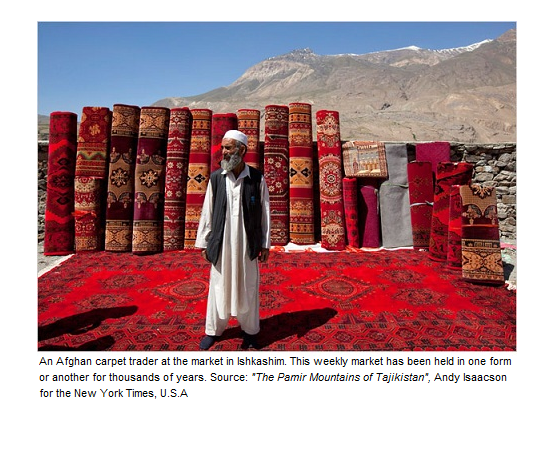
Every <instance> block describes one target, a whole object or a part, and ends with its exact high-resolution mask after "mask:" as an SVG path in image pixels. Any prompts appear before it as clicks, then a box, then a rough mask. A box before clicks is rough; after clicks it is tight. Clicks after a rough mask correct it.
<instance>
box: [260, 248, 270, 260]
mask: <svg viewBox="0 0 539 472" xmlns="http://www.w3.org/2000/svg"><path fill="white" fill-rule="evenodd" d="M269 253H270V250H269V249H265V248H262V249H261V251H260V255H259V256H258V260H259V261H260V262H267V260H268V259H269Z"/></svg>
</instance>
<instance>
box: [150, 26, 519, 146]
mask: <svg viewBox="0 0 539 472" xmlns="http://www.w3.org/2000/svg"><path fill="white" fill-rule="evenodd" d="M292 102H307V103H310V104H312V110H313V121H314V119H315V118H314V116H315V113H316V111H317V110H321V109H331V110H337V111H338V112H339V115H340V122H341V138H342V139H344V140H351V139H358V140H382V141H432V140H444V141H456V142H470V143H481V142H484V143H495V142H515V141H516V31H515V30H510V31H508V32H506V33H504V34H503V35H501V36H500V37H498V38H496V39H493V40H485V41H482V42H480V43H477V44H473V45H470V46H467V47H460V48H454V49H443V50H430V49H421V48H418V47H415V46H410V47H407V48H402V49H396V50H391V51H382V52H374V53H369V54H362V55H357V54H339V55H318V54H315V53H314V52H313V51H311V50H310V49H302V50H296V51H292V52H290V53H288V54H284V55H281V56H276V57H272V58H269V59H266V60H264V61H262V62H260V63H258V64H255V65H253V66H252V67H250V68H249V69H248V70H247V71H246V72H245V73H244V74H243V75H242V76H241V77H239V78H238V79H237V80H236V81H235V82H233V83H232V84H230V85H228V86H225V87H220V88H217V89H215V90H211V91H209V92H207V93H203V94H201V95H196V96H191V97H167V98H163V99H161V100H158V101H157V102H155V103H154V105H156V106H166V107H170V108H174V107H181V106H187V107H189V108H209V109H211V110H212V111H213V112H214V113H230V112H235V111H237V110H238V109H240V108H256V109H259V110H261V112H262V123H261V130H262V131H263V112H264V108H265V106H266V105H269V104H281V105H287V104H289V103H292ZM315 136H316V135H315Z"/></svg>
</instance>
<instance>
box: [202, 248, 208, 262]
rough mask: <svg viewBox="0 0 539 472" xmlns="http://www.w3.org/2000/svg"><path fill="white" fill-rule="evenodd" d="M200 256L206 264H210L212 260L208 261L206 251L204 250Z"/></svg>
mask: <svg viewBox="0 0 539 472" xmlns="http://www.w3.org/2000/svg"><path fill="white" fill-rule="evenodd" d="M200 254H201V255H202V257H203V258H204V260H205V261H206V262H210V260H209V259H208V255H207V254H206V249H202V252H201V253H200Z"/></svg>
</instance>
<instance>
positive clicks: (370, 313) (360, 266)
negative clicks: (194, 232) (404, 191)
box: [38, 250, 516, 351]
mask: <svg viewBox="0 0 539 472" xmlns="http://www.w3.org/2000/svg"><path fill="white" fill-rule="evenodd" d="M208 272H209V266H208V264H206V263H204V262H203V261H202V259H201V257H200V255H199V254H198V253H197V252H195V251H185V252H163V253H160V254H153V255H145V256H137V255H134V254H132V253H121V252H119V253H110V252H104V251H102V252H87V253H79V254H75V255H74V256H72V257H71V258H70V259H68V260H67V261H65V262H64V263H63V264H61V265H60V266H59V267H56V268H54V269H53V270H51V271H49V272H47V273H45V274H44V275H42V276H41V277H40V278H39V287H38V288H39V318H38V324H39V329H38V337H39V344H38V347H39V349H40V350H87V351H89V350H115V351H118V350H120V351H144V350H156V351H158V350H166V351H192V350H198V342H199V340H200V338H201V336H203V333H204V314H205V308H206V297H207V290H208V275H209V274H208ZM260 301H261V316H262V320H261V333H260V344H261V349H262V350H267V351H285V350H286V351H313V350H318V351H326V350H327V351H345V350H366V351H412V350H417V351H434V350H448V351H452V350H460V351H478V350H487V351H489V350H492V351H501V350H515V349H516V292H515V291H509V290H507V289H505V288H504V287H500V286H493V285H479V284H473V283H470V282H466V281H463V280H462V277H461V276H460V274H459V273H458V271H455V270H451V269H450V268H448V267H447V266H446V264H444V263H439V262H436V261H433V260H432V259H430V258H429V257H428V253H427V252H426V251H417V250H398V251H373V252H368V251H357V252H348V251H343V252H339V253H338V255H337V253H335V252H326V253H317V252H299V253H285V252H284V251H282V252H281V251H272V254H271V257H270V261H269V262H268V263H267V264H262V265H261V296H260ZM240 344H241V339H240V330H239V327H238V326H237V324H231V325H230V328H229V329H228V330H227V331H225V334H224V335H223V338H222V340H221V342H219V343H217V344H216V345H215V346H214V348H212V349H215V350H225V351H234V350H238V349H240V347H239V346H240Z"/></svg>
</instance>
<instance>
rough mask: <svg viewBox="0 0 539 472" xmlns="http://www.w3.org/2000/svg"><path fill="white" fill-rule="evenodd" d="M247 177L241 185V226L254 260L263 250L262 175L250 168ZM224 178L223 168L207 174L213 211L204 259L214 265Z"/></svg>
mask: <svg viewBox="0 0 539 472" xmlns="http://www.w3.org/2000/svg"><path fill="white" fill-rule="evenodd" d="M246 165H247V164H246ZM249 174H250V175H249V176H246V177H245V178H244V179H243V185H242V204H243V224H244V226H245V233H246V234H247V247H248V251H249V258H250V259H251V260H254V259H255V258H256V257H258V255H259V254H260V250H261V249H262V202H261V201H260V182H261V181H262V173H261V172H260V171H259V170H257V169H255V168H254V167H250V166H249ZM225 179H226V174H223V171H222V169H217V170H216V171H214V172H212V174H211V175H210V181H211V186H212V190H213V211H212V219H211V232H210V236H209V238H208V247H207V248H206V256H207V258H208V260H209V261H211V263H212V264H213V265H216V264H217V261H218V260H219V255H220V254H221V246H222V244H223V232H224V229H225V218H226V206H227V205H226V204H227V198H226V180H225Z"/></svg>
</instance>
